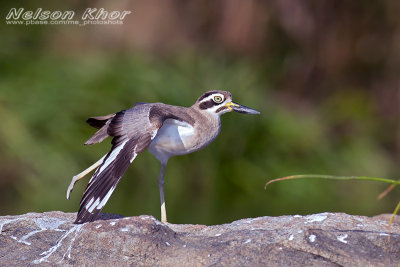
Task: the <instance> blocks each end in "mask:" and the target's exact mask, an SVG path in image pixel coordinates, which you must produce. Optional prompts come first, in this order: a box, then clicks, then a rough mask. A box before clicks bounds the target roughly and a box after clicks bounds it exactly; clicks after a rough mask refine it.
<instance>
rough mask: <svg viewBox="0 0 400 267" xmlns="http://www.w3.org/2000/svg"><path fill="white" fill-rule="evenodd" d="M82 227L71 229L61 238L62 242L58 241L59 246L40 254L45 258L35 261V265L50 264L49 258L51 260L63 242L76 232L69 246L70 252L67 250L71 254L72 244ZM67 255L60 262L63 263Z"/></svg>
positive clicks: (75, 226)
mask: <svg viewBox="0 0 400 267" xmlns="http://www.w3.org/2000/svg"><path fill="white" fill-rule="evenodd" d="M82 226H83V224H78V225H74V226H73V227H71V229H69V230H68V231H67V232H66V233H65V234H64V235H62V236H61V238H60V240H58V242H57V244H55V245H54V246H52V247H51V248H49V249H48V250H46V251H44V252H42V253H41V254H40V256H43V255H44V256H43V257H42V258H40V259H36V260H34V261H33V263H34V264H39V263H42V262H49V261H48V258H49V257H50V256H51V255H52V254H53V253H54V252H56V251H57V249H58V248H59V247H60V246H61V245H62V242H63V241H64V239H65V238H67V237H68V236H69V235H70V234H72V233H74V232H76V233H75V236H74V238H72V239H71V243H70V246H69V248H68V250H67V252H70V250H71V249H70V248H72V244H73V242H74V241H75V238H76V236H77V234H78V232H79V231H80V230H81V228H82ZM67 252H66V253H67ZM66 253H65V254H64V256H63V258H62V259H61V260H60V261H59V262H61V261H62V260H63V259H64V257H65V255H66ZM68 256H69V257H70V255H68Z"/></svg>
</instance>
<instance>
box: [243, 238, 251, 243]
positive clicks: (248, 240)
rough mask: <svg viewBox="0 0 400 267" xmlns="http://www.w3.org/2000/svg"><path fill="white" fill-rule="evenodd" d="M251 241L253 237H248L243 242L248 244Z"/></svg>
mask: <svg viewBox="0 0 400 267" xmlns="http://www.w3.org/2000/svg"><path fill="white" fill-rule="evenodd" d="M250 242H251V238H249V239H247V240H246V241H244V242H243V244H248V243H250Z"/></svg>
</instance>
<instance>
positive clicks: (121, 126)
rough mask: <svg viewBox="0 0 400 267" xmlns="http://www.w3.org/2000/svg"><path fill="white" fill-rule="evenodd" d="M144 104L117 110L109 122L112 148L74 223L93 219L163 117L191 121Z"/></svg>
mask: <svg viewBox="0 0 400 267" xmlns="http://www.w3.org/2000/svg"><path fill="white" fill-rule="evenodd" d="M146 106H147V105H146ZM146 106H145V105H139V106H136V107H134V108H132V109H129V110H126V111H121V112H118V113H117V114H116V115H115V116H114V117H113V118H112V120H111V121H110V122H109V125H108V128H107V134H108V135H110V136H114V138H113V140H112V142H111V143H112V148H111V150H110V152H108V154H107V155H106V157H105V158H104V161H103V163H102V164H101V165H100V166H99V167H98V168H97V170H96V171H95V173H94V174H93V176H92V178H91V179H90V181H89V184H88V186H87V187H86V190H85V192H84V194H83V197H82V200H81V202H80V208H79V211H78V215H77V218H76V220H75V223H85V222H90V221H94V220H95V219H96V218H97V216H98V214H99V213H100V212H101V210H102V209H103V207H104V205H105V204H106V203H107V201H108V199H109V198H110V196H111V194H112V193H113V191H114V190H115V188H116V186H117V184H118V182H119V181H120V179H121V177H122V176H123V175H124V173H125V172H126V170H127V169H128V167H129V165H130V164H131V163H132V162H133V160H134V159H135V158H136V156H137V155H138V154H139V153H141V152H143V151H144V150H145V149H146V148H147V147H148V146H149V145H150V143H151V141H152V139H153V138H154V137H155V135H156V133H157V131H158V129H160V128H161V127H162V123H163V122H164V121H165V120H166V119H168V118H174V119H178V120H181V121H186V122H188V123H191V124H193V123H194V121H193V119H192V118H191V117H187V116H185V118H181V117H180V116H177V115H174V114H173V113H174V112H172V111H171V110H170V108H169V107H170V106H166V107H165V108H164V109H161V110H160V108H159V107H158V106H147V107H146Z"/></svg>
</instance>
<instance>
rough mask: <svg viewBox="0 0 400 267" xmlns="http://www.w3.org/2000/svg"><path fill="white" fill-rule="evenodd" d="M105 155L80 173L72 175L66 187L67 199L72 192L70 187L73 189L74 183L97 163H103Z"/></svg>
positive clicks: (97, 164)
mask: <svg viewBox="0 0 400 267" xmlns="http://www.w3.org/2000/svg"><path fill="white" fill-rule="evenodd" d="M105 157H106V156H104V157H102V158H101V159H99V160H98V161H97V162H96V163H95V164H93V165H92V166H90V167H89V168H87V169H86V170H84V171H83V172H81V173H79V174H77V175H75V176H74V177H72V181H71V183H70V184H69V186H68V189H67V199H69V194H70V193H71V192H72V189H74V185H75V183H76V182H77V181H79V180H80V179H82V178H83V177H85V176H86V175H87V174H88V173H89V172H91V171H93V170H94V169H96V168H97V167H98V166H99V165H101V163H103V161H104V158H105Z"/></svg>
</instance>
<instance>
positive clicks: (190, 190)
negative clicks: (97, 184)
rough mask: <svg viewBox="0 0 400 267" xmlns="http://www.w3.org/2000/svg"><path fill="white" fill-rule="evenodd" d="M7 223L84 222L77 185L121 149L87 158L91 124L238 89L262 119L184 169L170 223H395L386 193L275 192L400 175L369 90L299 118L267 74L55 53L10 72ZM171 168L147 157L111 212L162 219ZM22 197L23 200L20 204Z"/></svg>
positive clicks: (243, 125)
mask: <svg viewBox="0 0 400 267" xmlns="http://www.w3.org/2000/svg"><path fill="white" fill-rule="evenodd" d="M0 67H1V68H2V70H3V71H2V75H1V79H0V88H1V89H0V117H1V122H2V126H1V127H0V161H1V164H0V201H1V205H0V213H1V214H6V213H21V212H30V211H47V210H63V211H71V212H72V211H76V210H77V209H78V205H79V200H80V198H81V196H82V192H83V190H84V187H85V186H86V184H87V181H88V179H89V177H88V178H87V180H83V181H82V182H79V183H78V184H77V185H76V188H75V190H74V191H73V193H72V197H71V200H69V201H67V200H66V199H65V193H66V189H67V186H68V184H69V182H70V180H71V178H72V176H73V175H75V174H77V173H79V172H80V171H82V170H84V169H86V168H87V167H88V166H89V165H91V164H92V163H94V162H95V161H97V160H98V159H99V158H100V157H102V156H103V155H104V154H105V153H106V152H108V150H109V148H110V144H109V141H110V140H106V141H105V142H103V143H102V144H99V145H95V146H90V147H85V146H83V143H84V142H85V141H86V140H87V139H88V138H89V137H90V136H91V134H93V133H94V131H95V129H93V128H91V127H89V126H88V125H86V124H85V119H86V118H87V117H90V116H98V115H105V114H109V113H113V112H116V111H119V110H122V109H127V108H130V107H131V106H133V105H134V103H135V102H158V101H160V102H164V103H168V104H175V105H183V106H190V105H192V104H193V103H194V102H195V100H196V99H197V97H199V96H200V95H201V94H202V93H203V92H205V91H207V90H209V89H215V88H218V89H223V90H230V91H231V92H232V94H233V97H234V100H235V101H237V102H239V103H242V104H243V105H246V106H249V107H252V108H255V109H257V110H260V111H261V115H259V116H246V115H242V114H237V113H235V114H233V113H232V114H226V115H224V116H223V117H222V124H223V126H222V132H221V134H220V136H219V137H218V138H217V139H216V141H215V142H214V143H212V144H211V145H210V146H208V147H207V148H205V149H204V150H202V151H199V152H196V153H194V154H190V155H185V156H178V157H175V158H172V159H171V160H170V162H169V164H168V167H167V171H166V185H165V186H166V188H165V190H166V201H167V212H168V219H169V220H170V221H171V222H175V223H203V224H215V223H223V222H229V221H232V220H234V219H240V218H243V217H251V216H266V215H283V214H295V213H312V212H323V211H342V212H347V213H357V214H365V215H373V214H377V213H383V212H391V211H392V210H393V207H394V203H396V201H394V200H393V199H392V198H390V197H389V198H387V199H383V200H381V201H380V202H377V201H376V200H375V198H374V196H376V195H378V194H379V192H380V191H382V190H383V189H384V185H382V186H381V185H379V184H375V183H366V184H360V183H356V182H332V183H330V182H321V181H293V182H291V183H279V184H276V185H275V186H274V187H271V188H270V189H269V190H268V191H264V190H263V186H264V184H265V181H266V179H268V178H272V177H281V176H285V175H292V174H298V173H304V172H307V173H326V174H335V175H359V174H362V175H366V176H380V177H385V176H391V175H393V173H395V172H396V171H397V172H398V167H397V166H396V164H395V162H394V161H393V160H392V159H391V157H390V155H388V154H387V153H386V152H385V151H384V150H383V149H382V146H381V144H380V143H379V140H376V137H375V134H376V133H377V132H378V131H379V127H380V124H379V120H378V118H376V117H375V116H374V115H373V114H374V106H373V102H372V100H371V99H370V98H369V96H368V95H367V94H366V93H365V92H363V91H362V90H355V91H354V93H352V94H346V95H334V96H332V97H330V98H327V99H326V100H324V101H321V102H320V103H318V105H315V106H312V107H310V108H308V109H305V110H296V109H295V108H291V107H288V106H287V105H285V104H284V103H283V102H281V101H280V100H279V98H277V97H276V92H277V91H278V90H273V89H272V88H271V86H270V85H269V84H268V83H266V78H265V77H268V76H271V75H273V74H272V73H268V72H266V71H265V68H264V67H263V66H259V65H254V64H252V63H251V62H248V61H246V60H238V59H236V60H234V59H228V58H225V57H224V56H220V55H210V54H209V55H205V54H194V53H189V52H188V53H181V54H179V55H177V56H176V57H173V58H159V57H152V56H149V55H135V54H134V55H129V54H123V53H118V54H114V53H109V54H107V55H105V54H102V53H96V52H93V53H87V54H84V55H83V54H81V55H79V56H75V57H64V56H60V55H54V54H51V53H50V54H49V53H44V52H38V53H37V54H32V55H28V54H24V53H22V54H18V55H17V54H14V55H13V56H12V57H10V56H4V57H3V58H2V59H1V61H0ZM159 167H160V166H159V162H158V161H157V160H156V159H155V158H153V157H152V156H151V155H150V154H149V153H148V152H145V153H144V154H143V155H141V156H140V157H138V158H137V159H136V160H135V162H134V164H133V165H132V166H131V168H130V169H129V170H128V172H127V173H126V174H125V176H124V178H123V179H122V180H121V183H120V185H119V186H118V187H117V189H116V191H115V192H114V194H113V196H112V197H111V199H110V201H109V203H108V204H107V205H106V207H105V209H104V211H105V212H111V213H120V214H123V215H127V216H132V215H138V214H151V215H154V216H156V217H159V214H160V211H159V195H158V187H157V175H158V171H159ZM10 192H11V193H10Z"/></svg>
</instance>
